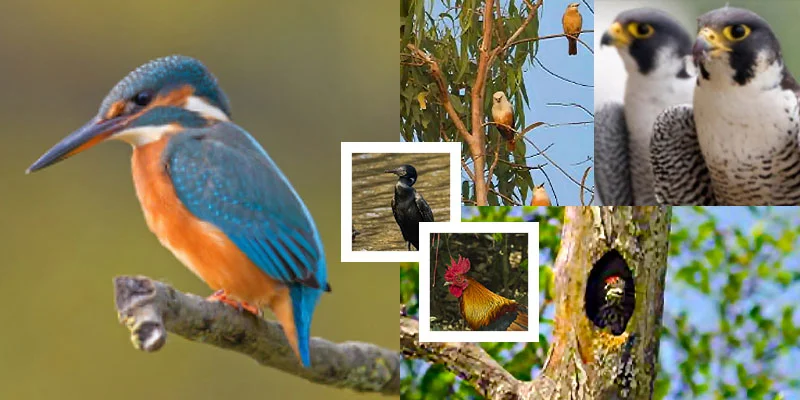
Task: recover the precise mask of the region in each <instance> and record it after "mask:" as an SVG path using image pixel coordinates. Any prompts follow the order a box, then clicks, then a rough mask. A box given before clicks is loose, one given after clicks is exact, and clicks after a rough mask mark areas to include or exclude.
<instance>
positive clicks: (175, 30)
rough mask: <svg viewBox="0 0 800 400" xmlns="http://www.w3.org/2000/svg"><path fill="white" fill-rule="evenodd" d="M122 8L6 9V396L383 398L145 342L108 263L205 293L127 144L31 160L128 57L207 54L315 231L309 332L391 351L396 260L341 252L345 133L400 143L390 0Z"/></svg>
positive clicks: (76, 4) (2, 54) (2, 391)
mask: <svg viewBox="0 0 800 400" xmlns="http://www.w3.org/2000/svg"><path fill="white" fill-rule="evenodd" d="M111 4H112V3H109V2H103V1H70V2H66V1H10V2H9V1H3V3H2V5H0V83H2V89H3V93H4V95H3V96H0V227H2V228H3V229H0V254H2V257H0V268H1V269H2V275H0V300H1V301H2V303H3V307H1V308H0V399H56V398H57V399H73V398H75V399H78V398H79V399H141V398H171V399H173V398H174V399H184V398H192V399H212V398H229V399H232V398H242V399H245V398H266V397H269V398H276V399H281V398H300V396H303V397H305V398H321V397H323V396H324V397H325V398H327V399H352V398H363V399H369V398H378V396H375V395H358V394H354V393H352V392H349V391H343V390H339V389H334V388H330V387H326V386H320V385H313V384H308V383H306V382H305V381H302V380H299V379H297V378H294V377H291V376H289V375H287V374H284V373H281V372H277V371H273V370H271V369H268V368H264V367H260V366H258V365H257V364H256V363H255V362H254V361H252V360H250V359H248V358H246V357H244V356H241V355H238V354H234V353H231V352H228V351H224V350H220V349H217V348H213V347H211V346H207V345H203V344H198V343H192V342H188V341H186V340H184V339H182V338H180V337H178V336H174V335H173V336H170V338H169V340H168V344H167V346H165V347H164V348H163V349H162V350H161V351H159V352H157V353H154V354H145V353H140V352H138V351H137V350H134V349H133V347H132V346H131V344H130V341H129V340H128V335H129V333H128V331H127V329H125V328H124V327H123V326H121V325H120V324H119V323H118V322H117V317H116V313H115V311H114V304H113V291H112V283H111V282H112V278H113V277H114V276H116V275H120V274H144V275H148V276H150V277H153V278H157V279H161V280H165V281H167V282H169V283H171V284H173V285H175V286H176V287H177V288H179V289H181V290H183V291H187V292H192V293H197V294H200V295H207V294H209V292H210V291H209V289H208V288H207V287H206V286H205V284H204V283H203V282H201V281H200V280H199V279H198V278H196V277H195V276H194V275H193V274H192V273H190V272H189V271H188V270H187V269H186V268H184V267H183V266H182V265H181V264H180V263H179V262H178V261H177V260H176V259H175V258H174V257H173V256H172V255H171V254H170V253H169V252H168V251H167V250H165V249H163V248H162V247H161V245H160V244H159V243H158V241H157V240H156V238H155V237H154V236H153V235H152V234H151V233H150V232H149V231H148V230H147V227H146V226H145V223H144V218H143V217H142V213H141V210H140V208H139V204H138V201H137V200H136V196H135V194H134V190H133V185H132V182H131V176H130V152H131V150H130V149H129V148H128V146H126V145H123V144H121V143H117V142H114V143H107V144H103V145H101V146H98V147H96V148H93V149H91V151H87V152H86V153H83V154H81V155H80V156H77V157H75V158H73V159H70V160H68V161H65V162H63V163H61V164H58V165H56V166H54V167H52V168H49V169H47V170H45V171H42V172H39V173H36V174H33V175H30V176H26V175H24V173H23V171H24V170H25V168H27V167H28V165H29V164H30V163H32V162H33V161H34V160H35V159H36V158H37V157H38V156H39V155H41V154H42V153H43V152H44V151H45V150H47V149H48V148H49V147H50V146H51V145H53V144H55V143H56V142H57V141H58V140H59V139H60V138H62V137H63V136H65V135H66V134H68V133H69V132H71V131H72V130H73V129H75V128H77V127H79V126H81V125H82V124H83V123H84V122H85V121H86V120H88V119H89V118H90V117H92V116H93V115H94V114H95V113H96V112H97V108H98V106H99V104H100V101H101V100H102V98H103V97H104V96H105V94H106V92H107V91H108V90H109V89H111V87H112V86H113V85H114V84H115V83H116V82H117V80H119V79H121V78H122V77H123V76H124V75H125V74H127V73H128V72H129V71H130V70H132V69H133V68H135V67H137V66H139V65H141V64H143V63H145V62H146V61H148V60H150V59H153V58H157V57H161V56H165V55H169V54H174V53H179V54H185V55H189V56H193V57H196V58H198V59H200V60H202V61H203V62H204V63H205V64H206V65H207V66H208V67H209V69H210V70H211V71H212V72H213V73H214V74H215V75H216V76H217V77H218V78H219V80H220V84H221V86H222V88H223V89H224V90H225V91H226V92H227V94H228V97H229V98H230V100H231V103H232V107H233V119H234V121H235V122H237V123H238V124H239V125H241V126H242V127H244V128H245V129H246V130H248V131H249V132H250V133H251V134H253V135H254V136H255V137H256V139H258V140H259V141H260V142H261V143H262V144H263V145H264V147H265V148H266V149H267V151H268V152H269V153H270V154H271V156H272V157H273V158H274V160H275V162H276V163H277V164H278V165H279V166H280V167H281V169H282V170H283V171H284V172H285V173H286V174H287V175H288V177H289V179H290V180H291V181H292V183H293V184H294V186H295V188H296V189H297V191H298V192H299V193H300V196H301V197H302V198H303V199H304V200H305V202H306V204H307V205H308V207H309V209H310V210H311V213H312V214H313V216H314V218H315V220H316V222H317V225H318V227H319V229H320V231H321V234H322V239H323V242H324V243H325V247H326V251H327V257H328V260H329V270H330V278H329V279H330V282H331V285H332V286H333V293H332V294H328V295H324V296H323V297H322V300H321V302H320V305H319V307H318V308H317V311H316V314H315V318H314V324H313V326H312V334H313V335H314V336H322V337H325V338H327V339H330V340H333V341H337V342H340V341H346V340H359V341H367V342H373V343H376V344H379V345H382V346H386V347H389V348H397V347H398V341H397V303H396V302H397V296H398V294H397V293H398V287H399V281H398V279H399V278H398V274H397V266H396V265H392V264H381V265H366V264H340V263H339V262H338V260H340V251H339V245H338V243H340V240H339V237H338V235H339V212H338V210H339V209H340V207H339V200H338V199H339V198H340V196H339V190H340V179H339V176H340V174H339V165H340V162H339V157H340V155H339V150H338V149H339V148H340V146H339V142H341V141H395V140H397V139H396V136H397V134H396V125H397V114H396V112H397V111H396V110H397V84H396V79H397V72H396V71H397V66H396V65H397V51H396V49H395V48H394V47H393V46H391V45H390V44H391V43H394V40H396V35H397V32H396V21H397V6H396V4H395V3H393V2H375V1H367V0H364V1H346V2H275V1H264V2H256V1H242V2H222V1H170V2H161V1H149V0H148V1H137V2H117V3H113V6H111ZM332 149H333V150H332Z"/></svg>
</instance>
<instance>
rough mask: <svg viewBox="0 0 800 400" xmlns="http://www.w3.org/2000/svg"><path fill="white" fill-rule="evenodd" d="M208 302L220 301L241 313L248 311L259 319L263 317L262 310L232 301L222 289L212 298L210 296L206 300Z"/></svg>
mask: <svg viewBox="0 0 800 400" xmlns="http://www.w3.org/2000/svg"><path fill="white" fill-rule="evenodd" d="M206 300H208V301H218V302H220V303H225V304H227V305H229V306H231V307H233V308H235V309H237V310H239V311H240V312H241V311H243V310H246V311H247V312H249V313H251V314H253V315H255V316H257V317H259V316H261V310H260V309H259V308H258V307H256V306H253V305H250V304H248V303H245V302H238V301H236V300H231V299H229V298H228V296H227V295H226V294H225V291H224V290H222V289H220V290H217V291H216V292H214V294H212V295H211V296H208V297H207V298H206Z"/></svg>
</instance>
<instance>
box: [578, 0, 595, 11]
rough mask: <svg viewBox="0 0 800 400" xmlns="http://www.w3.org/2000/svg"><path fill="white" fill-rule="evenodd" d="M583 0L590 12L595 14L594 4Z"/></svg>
mask: <svg viewBox="0 0 800 400" xmlns="http://www.w3.org/2000/svg"><path fill="white" fill-rule="evenodd" d="M581 1H583V4H584V5H586V8H588V9H589V12H591V13H592V14H594V10H592V6H590V5H589V3H587V2H586V0H581Z"/></svg>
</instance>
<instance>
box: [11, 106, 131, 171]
mask: <svg viewBox="0 0 800 400" xmlns="http://www.w3.org/2000/svg"><path fill="white" fill-rule="evenodd" d="M127 123H128V119H127V118H123V117H114V118H110V119H100V118H99V117H95V118H93V119H92V120H91V121H89V122H88V123H86V125H84V126H82V127H80V128H78V130H76V131H75V132H72V133H71V134H69V136H67V137H65V138H64V139H62V140H61V141H60V142H58V143H57V144H56V145H55V146H53V148H51V149H50V150H48V151H47V153H44V155H42V156H41V157H39V159H38V160H36V162H35V163H33V164H32V165H31V166H30V167H28V169H27V170H26V171H25V173H26V174H29V173H31V172H34V171H38V170H40V169H42V168H45V167H48V166H50V165H53V164H55V163H57V162H59V161H61V160H64V159H66V158H69V157H72V156H74V155H75V154H78V153H80V152H82V151H84V150H86V149H88V148H90V147H92V146H94V145H96V144H98V143H100V142H102V141H103V140H105V139H106V138H108V137H109V136H111V135H113V134H114V133H116V132H119V131H121V130H122V129H123V128H124V127H125V126H126V125H127Z"/></svg>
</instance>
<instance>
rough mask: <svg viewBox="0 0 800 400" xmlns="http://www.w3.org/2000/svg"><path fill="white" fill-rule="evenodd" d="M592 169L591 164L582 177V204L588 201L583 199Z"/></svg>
mask: <svg viewBox="0 0 800 400" xmlns="http://www.w3.org/2000/svg"><path fill="white" fill-rule="evenodd" d="M591 170H592V167H591V166H588V167H586V171H583V178H581V193H580V197H581V205H582V206H585V205H586V202H584V201H583V194H584V190H585V189H586V178H588V177H589V171H591Z"/></svg>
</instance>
